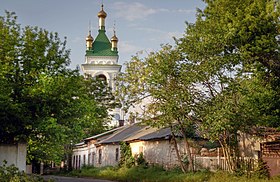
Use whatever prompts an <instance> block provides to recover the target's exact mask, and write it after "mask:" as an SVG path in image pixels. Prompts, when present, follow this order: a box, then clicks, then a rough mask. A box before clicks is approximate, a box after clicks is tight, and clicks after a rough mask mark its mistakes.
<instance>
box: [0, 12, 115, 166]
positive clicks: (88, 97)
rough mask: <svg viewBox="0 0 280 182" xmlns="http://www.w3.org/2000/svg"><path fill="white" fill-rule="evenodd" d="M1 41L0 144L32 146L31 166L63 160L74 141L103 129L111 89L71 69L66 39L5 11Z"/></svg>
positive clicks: (0, 26)
mask: <svg viewBox="0 0 280 182" xmlns="http://www.w3.org/2000/svg"><path fill="white" fill-rule="evenodd" d="M0 39H1V41H0V120H1V126H0V143H9V144H10V143H16V142H26V143H28V156H27V158H28V162H31V161H46V162H47V161H55V162H60V161H61V160H63V158H64V156H67V155H65V153H66V154H69V153H70V152H71V143H72V144H73V143H76V142H79V141H80V140H81V139H82V138H84V137H87V136H90V135H93V134H97V133H100V132H102V131H104V129H105V128H104V125H106V122H107V121H108V112H107V111H108V109H109V108H110V107H114V106H113V105H114V103H115V102H114V97H113V95H112V93H111V89H110V88H109V87H108V86H107V84H105V83H103V82H102V81H100V80H97V79H92V78H91V77H88V79H85V78H84V77H83V76H82V75H80V73H79V70H78V69H75V70H72V69H70V68H68V66H69V64H70V58H69V55H70V50H68V49H67V48H66V38H64V40H61V39H60V38H59V36H58V33H53V32H49V31H47V30H44V29H42V28H39V27H33V26H26V27H22V26H21V25H20V24H19V23H18V22H17V16H16V14H15V13H11V12H6V13H5V15H4V16H0ZM68 162H70V160H68Z"/></svg>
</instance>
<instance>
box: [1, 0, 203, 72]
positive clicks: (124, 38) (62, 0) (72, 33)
mask: <svg viewBox="0 0 280 182" xmlns="http://www.w3.org/2000/svg"><path fill="white" fill-rule="evenodd" d="M102 2H103V4H104V11H105V12H106V13H107V17H106V20H105V25H106V26H105V28H106V34H107V36H108V38H109V39H110V38H111V37H112V36H113V29H114V27H115V30H116V35H117V37H118V39H119V43H118V51H119V64H124V63H125V62H128V61H130V59H131V56H133V55H136V53H137V52H144V53H149V52H151V51H157V50H159V49H160V45H161V44H166V43H169V44H171V45H174V40H173V37H176V38H180V37H182V35H183V33H184V31H185V28H186V24H185V22H186V21H187V22H191V23H193V22H195V18H196V9H197V8H199V9H203V8H204V7H205V4H204V3H203V2H202V1H201V0H114V1H113V0H103V1H102V0H0V16H4V14H5V10H8V11H10V12H15V13H16V15H17V16H18V23H20V24H21V25H22V26H26V25H30V26H38V27H40V28H44V29H46V30H48V31H52V32H57V33H58V35H59V37H60V38H61V39H62V40H63V38H64V37H67V48H68V49H70V50H71V55H70V59H71V65H70V67H71V68H75V67H76V66H77V65H81V64H83V63H84V61H85V50H86V42H85V38H86V36H87V34H88V31H89V28H90V29H91V32H92V36H93V38H95V37H96V35H97V33H98V17H97V13H98V12H99V11H100V10H101V4H102ZM114 24H115V26H114ZM90 25H91V26H90Z"/></svg>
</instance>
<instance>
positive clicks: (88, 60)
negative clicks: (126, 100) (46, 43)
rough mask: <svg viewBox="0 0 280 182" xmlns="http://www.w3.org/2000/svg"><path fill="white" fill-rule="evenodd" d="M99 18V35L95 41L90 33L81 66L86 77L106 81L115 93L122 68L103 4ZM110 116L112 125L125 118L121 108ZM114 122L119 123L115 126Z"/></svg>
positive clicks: (114, 34)
mask: <svg viewBox="0 0 280 182" xmlns="http://www.w3.org/2000/svg"><path fill="white" fill-rule="evenodd" d="M97 17H98V22H99V29H98V34H97V36H96V37H95V39H94V38H93V36H92V35H91V31H89V34H88V36H87V37H86V55H85V63H84V64H82V65H81V68H82V71H83V72H84V74H85V75H90V76H92V77H99V78H101V79H104V80H106V81H107V83H108V85H109V87H111V88H112V91H113V92H114V91H115V90H116V84H115V78H116V76H117V75H118V74H119V72H120V71H121V67H122V66H121V65H119V64H118V59H119V53H118V47H117V43H118V38H117V36H116V31H115V30H114V32H113V37H112V38H111V41H110V40H109V39H108V37H107V35H106V28H105V19H106V17H107V13H106V12H105V11H104V6H103V4H102V5H101V10H100V11H99V13H98V14H97ZM109 114H111V115H114V118H115V119H113V121H112V122H113V123H112V125H116V124H118V122H119V121H116V120H120V119H121V118H123V116H122V114H121V109H120V108H115V109H114V110H113V111H110V112H109ZM114 120H115V121H114ZM114 122H117V123H116V124H115V123H114Z"/></svg>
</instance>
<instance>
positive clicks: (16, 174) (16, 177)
mask: <svg viewBox="0 0 280 182" xmlns="http://www.w3.org/2000/svg"><path fill="white" fill-rule="evenodd" d="M0 179H1V182H43V178H41V177H39V176H35V175H30V176H28V175H26V174H25V173H24V172H23V171H19V169H18V168H17V167H16V166H15V165H13V164H12V165H10V166H7V161H3V165H2V166H0Z"/></svg>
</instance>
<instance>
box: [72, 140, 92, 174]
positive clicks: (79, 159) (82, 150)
mask: <svg viewBox="0 0 280 182" xmlns="http://www.w3.org/2000/svg"><path fill="white" fill-rule="evenodd" d="M88 153H89V150H88V146H87V145H83V146H80V147H79V148H75V149H74V150H73V154H72V167H73V168H74V169H80V168H81V167H83V166H84V165H88V164H87V162H88Z"/></svg>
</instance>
